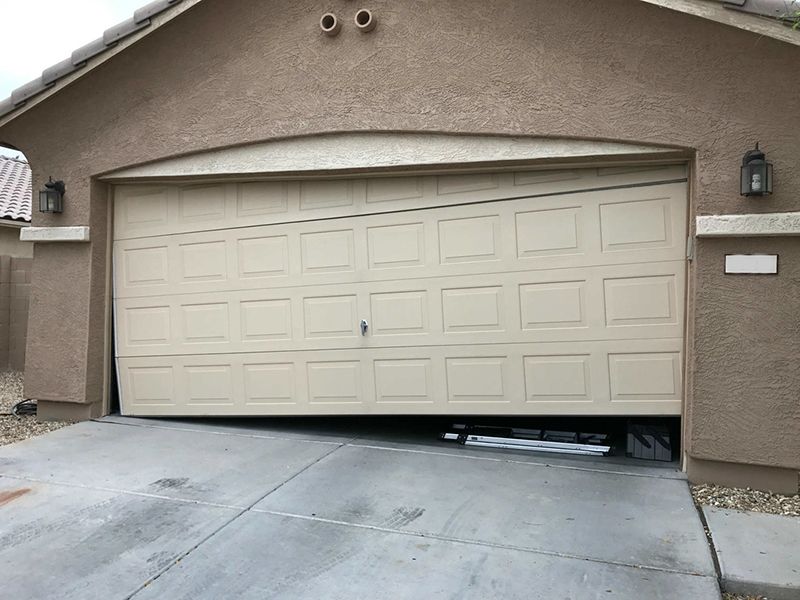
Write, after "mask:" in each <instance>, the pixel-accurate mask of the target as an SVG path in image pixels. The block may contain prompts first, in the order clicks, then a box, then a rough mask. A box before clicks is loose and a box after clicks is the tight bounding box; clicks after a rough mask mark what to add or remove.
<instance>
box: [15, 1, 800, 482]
mask: <svg viewBox="0 0 800 600" xmlns="http://www.w3.org/2000/svg"><path fill="white" fill-rule="evenodd" d="M368 8H370V9H371V10H373V12H374V13H375V14H376V16H377V18H378V19H379V25H378V28H377V29H376V30H375V31H374V32H373V33H371V34H369V35H363V34H359V33H358V32H356V31H355V30H354V29H353V27H351V26H349V25H347V26H345V27H344V28H343V30H342V33H341V34H340V35H339V36H338V37H335V38H328V37H325V36H322V35H320V34H319V31H318V26H317V21H318V19H319V16H320V15H321V14H322V13H323V12H325V11H327V10H333V11H335V12H337V13H339V14H340V15H341V16H342V18H343V21H344V22H345V23H346V24H347V23H349V22H350V19H351V18H352V13H353V12H354V11H355V10H356V7H355V6H354V5H353V4H352V3H351V2H348V1H347V0H333V1H332V2H329V3H321V2H317V1H312V0H292V1H289V0H281V1H278V0H276V1H272V2H264V1H263V0H239V1H238V2H235V3H234V2H227V1H224V0H204V1H203V2H201V3H200V4H199V5H198V6H197V7H195V8H193V9H191V10H190V11H189V12H188V13H186V14H185V15H184V16H182V17H181V18H179V19H177V20H176V21H175V22H173V23H170V24H168V25H167V26H165V27H163V28H162V29H160V30H159V31H157V32H155V33H153V34H152V35H151V36H150V37H148V38H147V39H146V40H145V41H143V42H141V43H140V44H138V45H137V46H134V47H133V48H131V49H130V50H128V51H125V52H123V53H122V54H120V55H119V56H118V57H116V58H114V59H112V60H111V61H109V62H108V63H106V64H105V65H103V66H101V67H99V68H98V69H97V70H96V71H94V72H93V73H91V74H89V75H88V76H86V77H84V78H83V79H81V80H79V81H78V82H76V83H74V84H72V85H71V86H69V87H68V88H66V89H64V90H63V91H62V92H60V93H59V94H58V95H57V96H56V97H55V98H53V99H51V100H47V101H45V102H43V103H42V104H41V105H39V106H37V107H36V108H34V109H33V110H31V111H30V112H29V113H27V114H24V115H22V116H20V117H19V118H18V119H16V120H15V121H13V122H11V123H10V124H9V125H7V126H5V127H3V128H0V142H6V143H10V144H13V145H15V146H17V147H19V148H21V149H22V150H23V151H24V152H25V154H26V156H28V157H29V159H30V160H31V164H32V166H33V170H34V176H35V182H34V187H38V186H40V185H41V184H42V182H43V180H44V179H45V178H46V176H47V175H48V174H53V175H57V176H58V177H59V178H63V179H64V180H65V182H66V184H67V190H68V191H67V198H66V209H65V212H64V214H63V215H61V216H49V215H36V218H35V221H36V222H35V224H36V225H67V224H69V225H91V226H92V243H91V244H85V245H74V246H69V247H68V248H66V247H64V246H63V245H41V246H40V247H38V248H37V252H36V261H35V266H34V279H33V282H34V290H33V301H32V307H31V311H32V326H31V329H30V339H29V343H28V355H29V356H28V361H29V366H30V367H31V368H30V369H29V373H28V377H27V378H26V386H27V390H26V392H27V394H28V395H30V396H33V397H38V398H45V399H49V400H65V401H72V402H97V401H99V400H100V396H101V392H102V378H103V364H102V363H103V350H102V344H103V341H104V331H105V329H104V327H105V317H104V315H105V314H106V306H105V301H106V298H105V290H106V289H107V287H106V286H107V256H106V252H107V245H106V244H107V239H106V234H107V232H106V225H105V224H106V223H107V196H106V194H107V192H106V190H105V186H103V185H101V184H91V183H90V177H91V176H93V175H96V174H99V173H103V172H106V171H110V170H113V169H117V168H121V167H123V166H128V165H132V164H136V163H141V162H146V161H151V160H154V159H158V158H165V157H169V156H174V155H177V154H184V153H187V152H191V151H199V150H206V149H210V148H214V147H222V146H228V145H235V144H241V143H249V142H257V141H263V140H268V139H274V138H277V137H284V136H292V135H305V134H313V133H320V132H330V131H337V130H407V131H443V132H470V133H491V134H503V133H508V134H518V135H519V134H528V135H539V136H558V137H578V138H595V139H616V140H621V141H629V142H634V143H652V144H658V145H675V146H680V147H684V148H688V149H692V150H693V151H695V157H696V159H695V162H694V165H693V167H694V180H693V182H692V184H693V189H694V192H693V197H692V202H693V206H694V208H695V209H696V211H697V212H699V213H725V212H731V213H736V212H757V211H772V212H777V211H785V210H797V209H800V169H797V168H796V161H797V157H798V156H800V136H799V135H798V132H797V131H796V129H795V128H792V127H788V126H787V116H788V115H797V114H798V113H799V112H800V111H799V110H798V109H800V94H798V93H797V86H796V85H794V84H790V83H789V82H791V81H795V80H796V66H797V64H798V60H799V59H800V51H799V50H798V47H796V46H791V45H788V44H784V43H782V42H778V41H775V40H771V39H767V38H764V37H759V36H756V35H753V34H749V33H747V32H744V31H741V30H736V29H733V28H728V27H725V26H723V25H720V24H716V23H712V22H708V21H704V20H702V19H699V18H696V17H690V16H686V15H681V14H678V13H675V12H672V11H668V10H664V9H659V8H657V7H654V6H651V5H647V4H645V3H641V2H638V1H636V0H606V1H604V2H586V1H585V0H562V1H560V2H552V1H548V0H525V1H513V2H512V1H510V0H509V1H505V2H502V1H496V2H492V3H487V2H486V1H485V0H448V1H444V0H443V1H438V2H419V1H411V0H391V1H390V0H374V1H371V2H370V3H369V5H368ZM54 140H60V141H62V142H63V143H53V141H54ZM756 140H760V141H761V144H762V147H763V148H764V149H765V150H766V151H767V153H768V155H769V158H770V159H771V160H773V161H774V162H775V178H776V183H775V189H776V193H775V195H774V196H772V197H771V198H768V199H761V200H748V199H744V198H741V197H740V196H739V195H738V166H739V164H740V161H741V156H742V154H743V153H744V152H745V150H747V149H748V148H750V147H751V146H752V145H753V143H754V142H755V141H756ZM753 244H754V242H745V241H742V240H738V241H730V242H723V241H702V240H701V241H698V247H697V258H696V261H695V263H694V264H693V266H692V268H691V271H690V272H691V277H692V281H691V289H692V290H693V292H692V293H693V296H691V297H690V298H689V302H690V310H689V314H690V315H694V316H693V317H692V318H693V321H692V322H691V323H690V324H689V330H690V331H692V332H693V336H692V338H691V339H690V342H689V344H690V350H691V349H692V347H694V349H695V352H694V354H693V355H692V358H691V361H690V365H691V366H693V368H694V372H693V373H690V374H689V375H690V376H689V378H688V381H690V382H692V383H691V387H690V389H689V402H690V403H691V407H690V411H689V412H688V415H687V416H688V422H687V439H686V443H687V446H688V449H689V452H690V453H692V454H696V455H697V456H698V457H700V458H707V459H716V460H733V461H742V462H753V463H765V462H768V463H770V464H778V465H782V466H787V467H792V468H800V453H798V452H797V447H796V446H792V445H790V444H789V445H787V444H786V443H784V442H785V440H786V432H787V431H789V430H790V429H791V428H793V430H794V432H795V433H796V432H797V430H798V429H797V426H798V419H800V415H798V411H799V410H800V409H799V408H798V402H797V398H798V390H800V369H794V370H793V369H791V368H790V362H791V361H792V360H796V358H797V341H796V340H797V337H796V328H795V329H792V327H791V324H792V323H791V319H790V318H789V317H787V316H786V311H787V310H791V309H793V310H794V312H795V314H800V310H798V309H800V307H799V306H798V305H797V302H798V299H797V297H798V294H797V292H796V290H797V287H796V285H797V281H796V279H795V280H794V287H793V286H792V277H796V275H792V273H796V271H791V269H790V270H784V271H783V272H782V273H781V275H779V276H778V277H777V278H775V279H773V280H771V282H770V283H768V284H766V285H767V286H768V291H767V293H763V290H762V285H763V284H757V283H754V282H751V281H750V280H748V279H745V278H729V277H726V276H724V275H723V274H722V266H721V256H722V253H723V251H724V249H727V248H733V249H736V250H737V251H738V250H739V249H741V248H748V247H750V248H753V247H755V246H753ZM773 247H774V248H777V249H778V250H779V251H780V253H781V264H782V265H784V266H786V265H791V264H794V262H796V261H800V247H798V244H797V243H796V242H791V241H788V240H775V241H772V242H770V243H769V244H766V245H761V246H758V248H764V249H767V250H768V248H773ZM695 302H696V303H697V307H694V306H693V304H694V303H695ZM756 307H758V310H759V314H760V315H762V316H763V318H764V319H765V320H769V319H772V320H771V321H770V322H771V323H781V324H783V325H784V327H779V326H777V325H775V326H770V327H769V330H770V331H772V332H773V333H774V335H773V336H772V337H771V339H770V340H767V339H762V338H759V339H760V340H761V341H759V342H758V343H748V340H747V339H740V341H739V343H737V342H736V341H735V340H734V338H733V337H732V332H733V331H738V332H740V333H741V334H742V336H744V335H747V334H750V333H751V332H752V333H756V330H757V328H756V327H754V326H753V325H752V323H753V321H752V319H751V317H752V313H753V311H755V310H756ZM793 332H794V333H793ZM793 335H794V337H792V336H793ZM55 345H57V347H58V348H59V352H57V353H54V352H52V348H53V347H54V346H55ZM767 349H768V352H769V353H770V354H771V355H772V356H775V357H783V361H784V362H783V363H782V364H781V365H778V368H766V367H769V366H774V365H770V364H767V363H766V362H765V360H766V359H765V358H764V353H765V352H767ZM701 355H702V356H701ZM777 360H779V359H776V361H777ZM758 367H761V368H758ZM742 373H747V374H749V375H750V378H748V379H743V376H742ZM732 381H738V382H740V383H741V385H737V386H733V385H731V383H730V382H732ZM759 402H760V403H767V404H766V406H768V408H769V409H770V410H768V411H763V412H762V413H759V414H755V413H756V411H754V410H753V409H752V407H753V406H757V405H758V404H757V403H759ZM769 414H774V418H771V417H769V416H768V415H769ZM745 437H746V438H747V441H746V442H744V443H743V439H744V438H745Z"/></svg>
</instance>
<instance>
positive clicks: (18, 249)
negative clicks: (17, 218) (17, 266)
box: [0, 226, 33, 258]
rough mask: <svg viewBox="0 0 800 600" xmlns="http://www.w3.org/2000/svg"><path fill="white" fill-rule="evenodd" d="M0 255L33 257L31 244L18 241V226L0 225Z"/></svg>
mask: <svg viewBox="0 0 800 600" xmlns="http://www.w3.org/2000/svg"><path fill="white" fill-rule="evenodd" d="M0 256H17V257H20V258H33V244H32V243H30V242H20V241H19V228H17V227H2V226H0Z"/></svg>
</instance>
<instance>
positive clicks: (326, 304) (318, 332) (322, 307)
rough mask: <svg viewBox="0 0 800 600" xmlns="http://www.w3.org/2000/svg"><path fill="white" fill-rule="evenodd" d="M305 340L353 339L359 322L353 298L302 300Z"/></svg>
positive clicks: (331, 297)
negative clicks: (321, 338) (320, 338)
mask: <svg viewBox="0 0 800 600" xmlns="http://www.w3.org/2000/svg"><path fill="white" fill-rule="evenodd" d="M303 314H304V317H305V331H306V337H307V338H319V337H353V336H355V335H356V332H357V330H358V327H359V323H360V322H361V321H360V319H359V318H358V315H357V313H356V297H355V296H326V297H322V298H305V299H304V300H303Z"/></svg>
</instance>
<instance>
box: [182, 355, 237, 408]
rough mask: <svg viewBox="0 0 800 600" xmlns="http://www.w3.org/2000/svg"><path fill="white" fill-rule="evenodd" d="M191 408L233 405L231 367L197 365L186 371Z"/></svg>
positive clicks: (187, 368) (189, 367) (186, 368)
mask: <svg viewBox="0 0 800 600" xmlns="http://www.w3.org/2000/svg"><path fill="white" fill-rule="evenodd" d="M184 373H185V375H186V385H187V393H188V396H189V398H188V402H187V404H188V405H189V406H195V405H204V404H216V405H231V404H233V400H232V399H231V396H232V395H233V381H232V377H231V367H230V365H197V366H187V367H185V369H184Z"/></svg>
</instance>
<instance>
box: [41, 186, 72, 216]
mask: <svg viewBox="0 0 800 600" xmlns="http://www.w3.org/2000/svg"><path fill="white" fill-rule="evenodd" d="M44 188H45V189H43V190H41V191H40V192H39V212H43V213H60V212H64V192H66V188H65V187H64V182H63V181H53V178H52V177H51V178H50V181H48V182H47V183H45V184H44Z"/></svg>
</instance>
